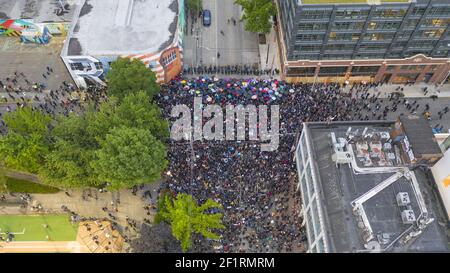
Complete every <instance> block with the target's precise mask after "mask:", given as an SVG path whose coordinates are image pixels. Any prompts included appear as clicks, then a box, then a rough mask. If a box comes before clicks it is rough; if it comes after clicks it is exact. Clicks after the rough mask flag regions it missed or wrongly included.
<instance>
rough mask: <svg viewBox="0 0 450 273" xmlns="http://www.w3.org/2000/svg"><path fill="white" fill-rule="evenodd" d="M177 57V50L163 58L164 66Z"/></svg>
mask: <svg viewBox="0 0 450 273" xmlns="http://www.w3.org/2000/svg"><path fill="white" fill-rule="evenodd" d="M176 58H177V53H176V52H175V51H172V52H170V54H169V55H168V56H165V57H163V58H161V64H162V66H167V65H169V64H170V63H172V62H173V61H174V60H175V59H176Z"/></svg>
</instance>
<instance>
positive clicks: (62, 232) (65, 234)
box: [0, 214, 78, 241]
mask: <svg viewBox="0 0 450 273" xmlns="http://www.w3.org/2000/svg"><path fill="white" fill-rule="evenodd" d="M44 225H48V227H47V228H45V227H44ZM0 229H1V230H0V233H5V232H13V233H19V234H15V235H14V239H13V241H75V239H76V236H77V230H78V225H76V224H75V225H72V224H71V223H70V221H69V216H68V215H66V214H59V215H0ZM22 232H23V234H20V233H22ZM2 236H3V237H6V236H5V235H4V234H2ZM47 236H48V237H47Z"/></svg>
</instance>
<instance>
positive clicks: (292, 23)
mask: <svg viewBox="0 0 450 273" xmlns="http://www.w3.org/2000/svg"><path fill="white" fill-rule="evenodd" d="M343 2H345V1H341V0H326V1H319V0H277V1H276V4H277V9H278V14H277V26H276V27H277V33H278V42H279V48H280V49H279V50H280V56H281V64H282V75H283V77H284V78H285V79H286V80H287V81H291V82H292V81H302V82H315V81H318V82H331V81H338V82H345V81H349V82H364V81H365V82H386V83H407V82H414V83H418V82H426V83H443V82H448V81H449V79H448V78H449V77H448V76H449V71H450V61H449V56H450V51H449V49H450V34H449V32H450V1H447V0H397V1H383V0H357V1H354V3H352V4H348V3H347V4H345V3H343Z"/></svg>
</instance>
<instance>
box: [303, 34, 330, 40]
mask: <svg viewBox="0 0 450 273" xmlns="http://www.w3.org/2000/svg"><path fill="white" fill-rule="evenodd" d="M324 37H325V35H324V34H299V35H297V41H317V42H321V41H323V38H324Z"/></svg>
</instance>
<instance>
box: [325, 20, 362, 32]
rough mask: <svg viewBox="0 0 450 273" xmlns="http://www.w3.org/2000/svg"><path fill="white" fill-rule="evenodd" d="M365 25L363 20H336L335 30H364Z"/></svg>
mask: <svg viewBox="0 0 450 273" xmlns="http://www.w3.org/2000/svg"><path fill="white" fill-rule="evenodd" d="M363 27H364V23H363V22H334V23H333V26H332V29H333V30H352V31H354V30H362V29H363Z"/></svg>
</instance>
